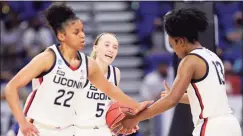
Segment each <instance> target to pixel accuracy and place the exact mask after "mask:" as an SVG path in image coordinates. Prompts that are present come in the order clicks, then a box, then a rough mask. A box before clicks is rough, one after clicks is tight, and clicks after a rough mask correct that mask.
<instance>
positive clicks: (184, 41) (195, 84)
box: [121, 8, 241, 136]
mask: <svg viewBox="0 0 243 136" xmlns="http://www.w3.org/2000/svg"><path fill="white" fill-rule="evenodd" d="M207 25H208V22H207V18H206V15H205V13H204V12H201V11H199V10H197V9H191V8H190V9H181V10H179V11H173V12H171V13H170V14H168V15H166V16H165V30H166V32H167V33H168V35H169V42H170V44H171V46H172V48H173V49H174V51H175V52H176V54H177V55H178V56H179V57H180V58H182V61H181V62H180V64H179V67H178V72H177V76H176V78H175V81H174V83H173V85H172V87H171V89H170V88H169V87H168V86H167V84H166V83H164V86H165V88H166V90H167V91H168V92H169V93H168V94H167V96H165V97H164V98H162V99H160V100H158V101H157V102H156V103H154V104H153V105H152V106H150V107H149V108H148V109H146V110H145V111H144V112H142V113H141V114H139V115H138V116H136V117H134V118H133V119H128V120H124V121H123V122H122V123H121V124H122V125H123V127H125V128H126V129H127V128H130V127H132V126H134V125H135V124H137V123H138V122H139V121H142V120H145V119H149V118H151V117H154V116H155V115H158V114H160V113H162V112H164V111H166V110H168V109H170V108H172V107H173V106H175V105H176V104H177V103H178V102H179V101H180V100H181V102H183V103H189V104H190V106H191V113H192V116H193V122H194V126H195V129H194V131H193V136H241V129H240V125H239V122H238V121H237V119H236V118H235V117H234V116H233V115H232V111H231V110H230V107H229V104H228V99H227V95H226V87H225V79H224V66H223V63H222V61H221V60H220V59H219V57H218V56H217V55H216V54H214V53H213V52H211V51H209V50H208V49H206V48H204V47H202V46H201V45H200V43H199V41H198V33H199V32H203V31H205V30H206V28H207ZM186 91H187V94H185V95H184V93H185V92H186ZM125 128H124V129H125Z"/></svg>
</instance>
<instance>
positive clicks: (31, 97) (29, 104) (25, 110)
mask: <svg viewBox="0 0 243 136" xmlns="http://www.w3.org/2000/svg"><path fill="white" fill-rule="evenodd" d="M39 82H40V84H41V83H42V82H43V77H40V78H39ZM36 92H37V90H35V91H33V93H32V94H31V96H30V100H29V101H28V104H27V106H26V108H25V109H24V115H27V113H28V111H29V109H30V106H31V104H32V102H33V100H34V98H35V94H36Z"/></svg>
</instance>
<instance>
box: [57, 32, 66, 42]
mask: <svg viewBox="0 0 243 136" xmlns="http://www.w3.org/2000/svg"><path fill="white" fill-rule="evenodd" d="M57 39H58V40H59V41H64V40H65V34H64V33H63V32H60V31H59V32H57Z"/></svg>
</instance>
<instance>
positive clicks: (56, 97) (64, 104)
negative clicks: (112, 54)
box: [5, 5, 149, 136]
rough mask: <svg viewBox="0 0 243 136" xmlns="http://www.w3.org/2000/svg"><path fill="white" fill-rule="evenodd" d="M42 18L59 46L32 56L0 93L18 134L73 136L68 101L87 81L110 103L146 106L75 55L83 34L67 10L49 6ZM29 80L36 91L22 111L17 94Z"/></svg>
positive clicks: (87, 60)
mask: <svg viewBox="0 0 243 136" xmlns="http://www.w3.org/2000/svg"><path fill="white" fill-rule="evenodd" d="M45 16H46V19H47V20H48V22H49V24H50V26H51V27H52V29H53V30H54V32H55V35H56V37H57V39H58V40H59V42H60V45H53V46H50V47H48V48H47V49H46V50H45V51H44V52H43V53H40V54H39V55H37V56H36V57H34V58H33V60H31V62H30V63H29V64H28V65H26V66H25V67H24V68H23V69H22V70H20V71H19V72H18V73H17V75H16V76H15V77H14V78H13V79H12V80H11V81H10V82H9V83H8V85H7V86H6V89H5V94H6V99H7V101H8V103H9V106H10V108H11V110H12V112H13V114H14V117H15V118H16V120H17V121H18V123H19V125H20V130H21V132H22V133H20V134H19V135H24V136H33V135H41V136H57V135H58V136H67V135H73V134H74V128H73V127H72V126H73V122H75V120H76V114H75V109H74V107H73V106H72V104H73V100H72V98H73V97H78V96H75V95H76V93H77V94H79V93H78V92H80V91H84V89H83V88H84V87H85V84H86V83H87V81H88V80H87V79H89V81H90V82H91V83H92V84H94V86H96V87H97V88H99V89H100V90H102V91H103V92H104V93H106V95H108V96H109V97H110V98H112V99H114V100H116V101H119V102H120V103H122V104H125V105H127V106H130V107H131V108H133V109H135V110H136V111H140V110H142V109H144V108H145V107H146V106H147V104H148V103H149V102H143V103H141V104H138V103H137V102H136V101H134V100H133V99H131V98H130V97H128V96H127V95H125V94H124V93H123V92H122V91H121V90H120V89H119V88H118V87H115V86H113V85H112V84H111V83H109V82H108V80H107V79H106V78H105V77H104V75H103V72H102V71H101V70H100V68H99V66H98V65H97V63H96V62H95V61H94V60H92V59H90V58H88V57H87V56H85V55H84V54H83V53H80V52H79V50H81V49H82V48H83V47H84V44H85V35H84V32H83V23H82V22H81V21H80V19H78V17H77V16H76V15H75V13H74V12H73V11H72V9H70V8H69V7H66V6H64V5H53V6H51V7H50V8H49V9H48V10H47V12H46V14H45ZM34 78H38V79H39V83H40V86H39V88H38V89H37V90H36V91H34V92H33V93H32V96H31V98H30V101H29V102H28V104H27V106H26V108H25V111H24V112H22V110H21V108H20V105H19V98H18V90H19V88H21V87H23V86H25V85H26V84H28V83H29V82H30V81H31V80H32V79H34ZM80 97H82V96H80ZM74 102H75V101H74ZM25 115H26V116H27V118H28V119H26V118H25Z"/></svg>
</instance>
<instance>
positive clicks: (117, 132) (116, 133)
mask: <svg viewBox="0 0 243 136" xmlns="http://www.w3.org/2000/svg"><path fill="white" fill-rule="evenodd" d="M122 129H123V126H121V127H120V128H119V129H118V130H117V131H116V132H115V135H118V134H119V133H120V131H121V130H122Z"/></svg>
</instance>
